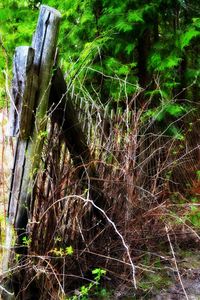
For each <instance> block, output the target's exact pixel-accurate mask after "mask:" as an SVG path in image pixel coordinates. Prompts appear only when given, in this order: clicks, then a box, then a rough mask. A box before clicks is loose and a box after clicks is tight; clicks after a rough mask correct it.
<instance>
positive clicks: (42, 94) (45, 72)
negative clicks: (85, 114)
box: [15, 5, 61, 228]
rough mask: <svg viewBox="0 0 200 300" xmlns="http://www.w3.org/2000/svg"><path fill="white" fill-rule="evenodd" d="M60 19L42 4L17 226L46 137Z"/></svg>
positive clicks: (23, 215) (27, 204) (24, 212)
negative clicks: (33, 106) (31, 126)
mask: <svg viewBox="0 0 200 300" xmlns="http://www.w3.org/2000/svg"><path fill="white" fill-rule="evenodd" d="M60 19H61V14H60V13H59V12H58V11H57V10H55V9H54V8H51V7H49V6H46V5H42V6H41V9H40V15H39V20H38V24H37V28H36V32H35V35H34V38H33V42H32V47H33V49H34V50H35V56H34V62H33V65H34V72H35V73H36V74H37V77H38V89H37V94H36V106H37V108H36V112H35V124H34V131H33V135H32V138H31V139H30V142H29V144H28V148H27V160H26V165H25V168H24V180H23V182H22V186H21V209H20V210H18V212H17V215H16V222H15V225H16V227H17V228H23V227H24V223H27V221H26V219H27V207H28V208H30V206H31V203H30V202H31V196H32V191H33V186H34V179H35V178H36V175H37V171H38V168H39V165H40V161H41V154H42V148H43V143H44V137H45V134H44V131H45V129H46V125H47V121H48V116H47V110H48V101H49V93H50V87H51V78H52V72H53V65H54V58H55V52H56V43H57V38H58V30H59V23H60ZM33 200H34V199H33ZM28 210H29V209H28Z"/></svg>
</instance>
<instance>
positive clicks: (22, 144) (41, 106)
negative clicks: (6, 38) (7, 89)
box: [3, 5, 61, 298]
mask: <svg viewBox="0 0 200 300" xmlns="http://www.w3.org/2000/svg"><path fill="white" fill-rule="evenodd" d="M60 19H61V15H60V13H59V12H58V11H57V10H55V9H53V8H51V7H48V6H45V5H42V6H41V8H40V15H39V20H38V24H37V28H36V32H35V35H34V38H33V43H32V48H31V47H19V48H17V49H16V52H15V58H14V67H13V71H14V78H13V85H12V89H13V99H12V103H11V108H10V128H9V131H10V135H11V136H17V142H16V149H15V158H14V164H13V172H12V176H11V189H10V196H9V205H8V230H7V235H6V248H7V249H6V252H5V253H4V266H3V271H4V272H6V271H7V270H8V266H9V260H10V249H11V244H12V239H13V229H12V227H13V226H12V225H14V227H15V229H16V230H17V233H18V238H19V239H18V241H20V242H21V244H22V236H23V234H24V233H25V232H26V226H27V222H28V217H29V213H30V201H31V194H32V191H31V188H32V186H33V185H34V183H33V180H34V179H35V176H36V172H35V170H37V169H38V168H39V165H40V160H41V153H42V148H43V142H44V138H43V135H42V133H43V132H44V130H45V129H46V124H47V109H48V100H49V92H50V86H51V78H52V69H53V65H54V56H55V50H56V43H57V37H58V30H59V22H60ZM33 110H35V115H34V118H33ZM34 120H35V122H34ZM5 285H7V284H5ZM8 285H9V282H8ZM8 296H10V297H11V298H12V297H13V296H12V294H11V293H10V295H9V292H8V293H7V295H6V293H5V295H4V297H8Z"/></svg>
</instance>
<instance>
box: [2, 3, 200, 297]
mask: <svg viewBox="0 0 200 300" xmlns="http://www.w3.org/2000/svg"><path fill="white" fill-rule="evenodd" d="M41 2H43V3H45V4H48V5H52V6H53V7H55V8H57V9H59V11H60V12H61V13H62V15H63V19H62V23H61V32H60V35H59V42H58V43H59V48H60V54H59V56H60V57H59V59H58V64H59V66H60V67H61V68H62V69H63V71H64V72H65V80H66V91H65V93H64V95H66V101H65V102H64V105H63V106H61V108H62V109H60V107H59V104H60V103H61V104H63V103H62V101H63V99H64V98H63V96H62V97H61V98H62V100H61V99H59V104H58V103H54V100H55V99H54V96H55V95H54V94H53V96H52V95H50V98H51V97H52V99H50V105H49V110H48V112H47V116H45V117H47V119H48V125H47V128H46V129H45V131H44V132H42V133H41V134H42V137H43V138H44V149H43V153H42V159H41V162H40V168H39V170H37V171H38V172H37V176H36V178H35V181H34V184H33V186H31V192H32V195H33V198H34V201H33V202H32V203H33V205H32V207H31V208H30V216H29V221H28V225H27V228H26V232H25V234H24V235H23V236H22V237H21V242H22V243H21V244H20V245H19V244H18V240H19V239H18V240H17V238H16V237H15V238H14V241H13V245H15V246H13V247H12V253H11V259H10V260H11V262H10V263H11V268H10V269H9V271H8V272H9V275H10V277H12V284H11V285H13V289H12V290H14V292H15V294H17V299H22V300H23V299H35V298H34V297H35V295H37V299H44V300H46V299H55V300H57V299H62V300H63V299H64V300H66V299H70V300H77V299H82V300H83V299H113V300H114V299H156V297H157V295H158V294H160V293H162V292H163V293H164V292H166V291H168V290H169V289H170V287H171V286H173V285H174V284H177V283H178V284H179V287H180V288H179V290H178V295H179V296H181V297H185V299H190V298H191V297H192V296H191V291H190V289H189V288H188V287H187V284H186V282H185V278H188V276H189V278H190V275H188V274H191V277H194V276H193V274H196V273H197V275H198V274H199V272H200V271H199V270H200V264H199V254H198V251H199V248H200V206H199V200H200V197H199V196H200V149H199V140H200V116H199V111H200V110H199V64H200V61H199V36H200V31H199V29H200V17H199V9H198V5H197V3H196V2H195V1H192V0H191V1H171V0H170V1H167V2H166V1H163V0H152V1H149V2H148V3H146V2H145V4H143V3H140V2H139V1H125V2H124V1H119V0H118V1H114V0H113V1H110V2H108V1H106V0H104V1H79V0H73V1H72V0H69V1H62V2H58V1H57V2H56V1H55V0H46V1H33V0H27V1H26V0H24V1H17V0H16V1H11V0H6V1H3V2H2V3H1V2H0V8H1V12H0V16H1V17H2V20H3V21H1V22H0V25H1V30H0V47H1V50H2V51H1V53H0V69H1V73H0V84H1V87H0V96H1V99H0V107H1V109H2V113H3V114H4V112H5V107H7V106H9V101H11V99H10V92H9V84H10V83H11V77H12V76H11V75H10V74H11V64H12V55H13V52H14V48H15V47H16V46H17V45H21V44H30V38H31V36H32V34H33V30H34V28H35V24H36V20H37V19H36V18H37V17H38V8H39V6H40V4H41ZM30 12H31V13H30ZM57 69H58V68H57V66H54V70H53V78H54V76H55V74H56V72H57ZM49 84H52V86H53V84H54V85H55V82H53V80H52V82H51V83H49ZM54 90H55V86H54ZM57 100H58V99H57ZM70 101H71V103H72V105H73V106H74V108H75V117H76V118H75V120H76V122H74V123H73V125H71V127H70V126H68V127H67V126H66V123H67V122H66V115H67V114H66V111H67V109H68V107H69V102H70ZM54 105H55V106H54ZM56 108H58V114H57V115H54V112H55V114H56ZM59 109H60V110H59ZM67 121H68V122H69V120H67ZM70 121H71V120H70ZM0 122H1V129H2V135H1V137H0V138H1V144H0V151H1V152H0V155H1V163H0V164H1V165H0V167H1V170H0V171H1V178H0V181H1V182H0V184H1V186H0V189H1V191H2V193H1V194H2V195H1V203H0V206H1V207H2V211H1V214H0V220H1V227H0V229H1V235H0V236H1V241H0V242H1V249H0V251H1V252H0V253H1V254H2V252H3V249H5V231H6V224H7V223H6V212H5V210H6V206H7V203H6V199H8V193H9V188H8V187H9V176H10V174H11V169H12V167H11V166H8V162H9V163H11V164H12V159H11V158H12V156H13V144H12V142H11V141H10V140H9V139H8V138H7V137H6V134H5V130H4V118H3V119H2V120H0ZM59 122H60V123H59ZM76 126H77V128H78V130H80V131H81V133H82V135H81V134H80V136H82V137H83V142H82V141H81V142H82V144H84V147H85V148H84V149H85V152H84V151H83V152H84V153H81V155H79V154H80V153H79V154H77V153H76V149H75V150H74V148H75V147H74V144H75V143H74V144H73V137H71V136H70V129H71V130H72V127H75V128H76ZM69 136H70V139H69ZM13 142H14V141H13ZM70 143H71V144H70ZM80 144H81V143H80ZM80 144H79V145H80ZM73 147H74V148H73ZM7 150H8V153H7V154H6V151H7ZM72 154H73V155H72ZM5 162H6V163H5ZM4 163H5V164H4ZM7 178H8V181H7ZM1 254H0V255H1ZM1 256H2V255H1ZM8 272H6V273H3V272H2V274H1V276H0V280H1V282H3V284H2V285H1V284H0V289H2V290H3V291H4V293H5V295H9V296H12V295H11V294H12V293H10V292H9V290H10V282H9V276H8ZM195 272H196V273H195ZM197 275H195V276H196V277H198V276H199V275H198V276H197ZM5 281H8V285H4V283H5ZM193 283H194V281H193ZM4 286H5V289H4ZM193 286H194V284H193ZM9 293H10V294H9ZM199 295H200V292H199V294H198V296H199ZM161 297H162V296H161ZM163 297H164V296H163ZM158 299H164V298H158ZM178 299H179V298H178ZM191 299H192V298H191ZM197 299H198V298H197Z"/></svg>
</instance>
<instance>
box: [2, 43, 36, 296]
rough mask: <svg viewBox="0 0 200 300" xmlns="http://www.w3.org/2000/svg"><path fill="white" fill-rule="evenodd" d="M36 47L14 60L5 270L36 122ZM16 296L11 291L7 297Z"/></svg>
mask: <svg viewBox="0 0 200 300" xmlns="http://www.w3.org/2000/svg"><path fill="white" fill-rule="evenodd" d="M33 60H34V49H33V48H31V47H28V46H22V47H18V48H16V50H15V55H14V59H13V82H12V92H11V94H12V101H11V103H10V116H9V117H10V120H9V128H8V135H9V136H11V137H16V146H15V156H14V162H13V169H12V174H11V184H10V194H9V203H8V213H7V215H8V222H7V226H6V241H5V249H4V254H3V256H4V259H3V272H6V271H7V270H8V266H9V260H10V251H11V246H12V243H13V238H14V237H13V226H15V219H16V214H17V211H18V210H19V209H20V205H21V201H20V200H21V199H20V193H21V185H22V182H23V179H24V176H23V175H24V166H25V161H26V150H27V146H28V142H29V136H30V134H31V130H32V129H31V125H32V122H33V108H34V103H35V93H36V89H37V76H36V75H35V74H34V68H33ZM8 297H9V299H12V295H11V294H10V295H9V294H8V295H7V298H6V299H8Z"/></svg>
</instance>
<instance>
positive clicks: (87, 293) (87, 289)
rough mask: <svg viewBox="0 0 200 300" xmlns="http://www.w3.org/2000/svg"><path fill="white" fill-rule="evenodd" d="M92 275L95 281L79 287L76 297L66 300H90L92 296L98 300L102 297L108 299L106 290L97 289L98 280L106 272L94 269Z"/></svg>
mask: <svg viewBox="0 0 200 300" xmlns="http://www.w3.org/2000/svg"><path fill="white" fill-rule="evenodd" d="M92 274H93V275H94V280H95V281H92V282H90V283H89V284H88V285H83V286H81V287H80V289H79V291H78V293H76V294H78V295H74V296H72V297H70V298H66V300H78V299H81V300H87V299H91V298H90V297H92V296H95V297H97V298H98V299H100V298H104V297H107V298H106V299H109V293H108V292H107V290H106V289H104V288H100V289H99V284H100V280H101V279H102V278H103V276H105V275H106V271H105V270H103V269H101V268H96V269H94V270H92Z"/></svg>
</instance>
